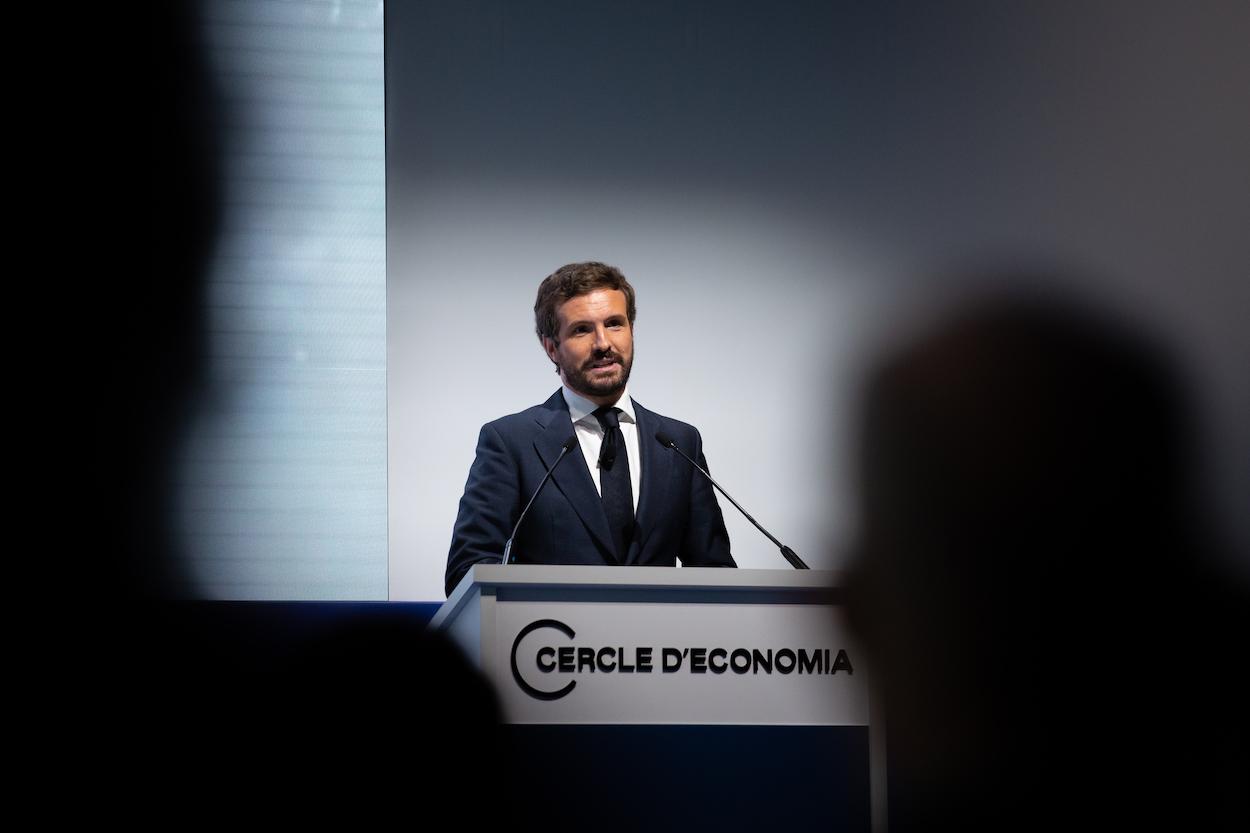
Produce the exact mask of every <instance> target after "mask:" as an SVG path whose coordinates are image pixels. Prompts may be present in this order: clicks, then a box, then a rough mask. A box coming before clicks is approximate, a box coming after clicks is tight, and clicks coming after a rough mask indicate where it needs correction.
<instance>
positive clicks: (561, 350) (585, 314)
mask: <svg viewBox="0 0 1250 833" xmlns="http://www.w3.org/2000/svg"><path fill="white" fill-rule="evenodd" d="M556 322H557V324H558V327H557V330H556V332H557V334H558V336H559V338H558V340H552V339H550V338H546V337H544V338H543V347H544V348H545V349H546V350H547V355H548V356H549V357H550V358H551V360H552V361H553V362H555V363H556V366H557V367H558V368H560V379H561V380H562V381H563V382H564V384H566V385H568V386H569V387H570V388H571V389H573V390H574V391H576V392H577V393H580V394H581V395H582V396H584V397H586V398H587V399H589V400H590V401H592V402H594V403H595V404H596V405H611V404H613V403H615V402H616V400H617V399H619V398H620V395H621V391H623V390H625V383H626V382H627V381H629V371H630V368H632V367H633V365H634V330H633V327H631V326H630V325H629V315H628V313H627V312H626V305H625V293H624V292H621V291H620V290H619V289H596V290H593V291H591V292H588V293H587V294H585V295H578V296H577V297H576V298H571V299H569V300H568V301H565V302H564V303H563V304H561V305H560V306H559V307H557V308H556Z"/></svg>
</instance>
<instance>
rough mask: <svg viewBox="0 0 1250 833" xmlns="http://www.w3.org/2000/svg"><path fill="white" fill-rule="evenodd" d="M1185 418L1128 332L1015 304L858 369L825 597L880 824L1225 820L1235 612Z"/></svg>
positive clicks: (1232, 767)
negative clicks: (866, 658) (845, 508)
mask: <svg viewBox="0 0 1250 833" xmlns="http://www.w3.org/2000/svg"><path fill="white" fill-rule="evenodd" d="M993 277H995V278H1000V277H1007V278H1009V280H1007V281H1006V283H1005V285H1008V286H1023V285H1029V284H1031V283H1033V282H1032V281H1030V280H1027V279H1024V278H1021V277H1020V276H1014V275H1009V276H1002V275H995V276H993ZM995 283H996V284H997V285H1004V282H1003V281H995ZM1188 408H1189V405H1188V403H1187V399H1186V395H1185V392H1184V390H1183V387H1182V385H1181V380H1180V379H1179V378H1178V376H1177V375H1176V374H1175V372H1174V371H1173V368H1172V367H1171V365H1170V363H1169V361H1168V359H1167V357H1166V356H1164V355H1162V354H1161V353H1160V352H1159V351H1158V350H1157V349H1155V348H1154V347H1153V346H1152V344H1151V343H1150V342H1149V341H1148V339H1147V338H1146V337H1145V336H1144V335H1143V334H1142V333H1140V332H1138V331H1136V330H1134V329H1133V328H1131V327H1129V326H1127V325H1124V324H1122V323H1120V322H1118V321H1117V320H1115V319H1113V318H1112V317H1110V316H1108V315H1105V314H1103V313H1101V312H1098V311H1095V310H1093V309H1091V308H1087V307H1084V306H1081V305H1079V304H1075V303H1071V302H1067V301H1062V300H1057V299H1055V298H1054V297H1043V296H1042V295H1040V294H1038V295H1028V294H1026V293H1017V294H1011V295H1005V294H999V295H997V296H982V297H981V298H980V300H976V301H974V302H971V303H967V304H965V305H963V306H962V307H961V308H959V309H957V311H955V312H954V313H953V314H951V315H948V316H946V317H944V318H943V319H941V321H940V323H939V324H938V325H937V326H935V327H933V328H932V329H931V330H930V331H929V332H927V333H925V334H923V335H921V336H920V337H917V338H916V339H914V340H913V341H912V342H911V343H910V344H908V345H907V346H905V347H904V348H902V349H901V350H898V351H896V352H895V354H894V355H891V356H889V357H887V358H886V359H885V360H884V361H882V362H880V363H879V365H877V367H876V369H875V371H874V372H873V374H872V376H871V377H870V382H869V384H868V386H867V389H866V392H865V404H864V406H863V410H862V428H861V437H860V455H861V456H860V467H859V471H858V487H859V489H858V491H859V500H860V508H859V528H858V538H857V552H856V561H855V563H856V566H855V568H854V570H853V571H852V573H851V578H850V583H849V591H850V592H849V604H850V611H851V618H852V623H853V625H854V626H855V628H856V629H857V631H858V632H859V634H860V635H861V638H862V639H863V641H864V643H865V646H866V649H867V650H868V653H869V654H870V656H871V659H872V662H873V666H874V669H875V674H874V680H875V682H876V684H877V686H878V688H879V694H880V697H881V700H882V702H883V705H884V711H885V717H886V727H887V728H886V731H887V734H888V738H887V749H888V752H887V760H888V768H889V793H888V795H889V815H890V818H889V823H890V829H891V830H892V831H898V830H903V831H907V830H918V829H936V826H937V825H942V824H951V825H956V826H957V827H958V828H959V829H977V828H980V829H991V828H992V829H1003V828H1007V829H1021V828H1037V829H1057V828H1058V827H1059V826H1061V825H1064V824H1065V823H1070V822H1071V821H1072V820H1074V819H1077V818H1080V819H1082V820H1083V822H1092V823H1093V824H1094V825H1095V826H1101V827H1112V826H1114V827H1116V828H1122V827H1124V826H1125V825H1132V824H1135V823H1144V822H1146V821H1152V822H1156V823H1162V824H1163V825H1164V826H1165V827H1167V828H1170V829H1203V830H1215V829H1234V828H1235V829H1244V825H1245V823H1246V815H1245V809H1244V781H1243V780H1242V776H1244V771H1245V770H1244V766H1245V763H1246V759H1245V746H1244V745H1242V742H1243V741H1244V738H1245V734H1244V730H1245V724H1244V712H1245V709H1244V705H1245V703H1246V702H1247V700H1246V690H1245V688H1244V684H1242V683H1241V682H1240V681H1239V680H1238V679H1237V675H1235V674H1234V673H1233V672H1234V668H1233V666H1234V665H1235V664H1236V662H1235V660H1234V657H1236V656H1238V655H1239V654H1240V653H1241V652H1242V651H1241V650H1239V649H1238V645H1239V644H1240V642H1241V640H1242V637H1241V636H1240V635H1243V634H1245V633H1246V632H1247V628H1246V610H1247V605H1246V599H1245V597H1244V593H1243V592H1241V591H1240V590H1238V589H1237V588H1236V585H1235V584H1233V583H1232V582H1230V581H1228V580H1226V579H1224V578H1222V577H1221V576H1220V574H1219V572H1218V571H1217V569H1216V568H1215V567H1214V566H1213V565H1215V564H1218V563H1220V562H1219V559H1217V558H1215V555H1216V554H1217V547H1218V544H1217V542H1216V541H1214V540H1212V536H1211V534H1210V533H1209V530H1211V529H1214V528H1215V527H1214V526H1213V525H1212V524H1211V523H1210V522H1209V519H1208V518H1207V517H1206V516H1205V513H1206V511H1207V506H1208V503H1207V501H1206V498H1205V496H1204V495H1203V493H1202V490H1201V487H1200V486H1199V483H1198V476H1199V473H1200V466H1199V465H1198V462H1197V453H1198V452H1197V450H1196V446H1197V443H1196V440H1197V437H1196V436H1195V434H1194V431H1195V427H1194V423H1193V422H1192V421H1191V420H1192V416H1191V414H1190V413H1189V410H1188ZM1224 563H1227V562H1224ZM1238 738H1240V739H1241V740H1239V739H1238ZM1238 772H1240V773H1241V774H1242V775H1241V776H1238V774H1237V773H1238ZM1239 805H1240V806H1239Z"/></svg>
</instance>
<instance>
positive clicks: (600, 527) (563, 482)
mask: <svg viewBox="0 0 1250 833" xmlns="http://www.w3.org/2000/svg"><path fill="white" fill-rule="evenodd" d="M545 406H546V411H545V413H544V417H543V419H545V420H546V422H545V424H544V423H543V420H539V424H540V425H543V430H542V431H541V432H539V434H538V436H537V437H535V438H534V450H535V451H537V452H538V456H539V459H541V460H542V461H543V465H544V467H545V468H550V467H551V466H552V464H554V463H555V461H556V459H557V458H558V457H559V456H560V447H561V446H563V445H564V443H565V441H566V440H568V439H569V437H573V436H575V433H576V432H575V431H574V430H573V423H572V422H571V421H570V419H569V410H568V404H567V403H566V402H565V401H564V395H563V394H562V393H561V392H560V391H556V393H555V396H553V397H551V398H550V399H548V400H547V402H546V403H545ZM568 456H569V457H573V458H575V459H572V460H565V461H564V462H562V463H560V465H559V466H557V467H556V470H555V471H554V472H552V474H551V480H552V482H553V483H554V484H555V486H556V487H557V488H558V489H559V490H560V491H561V492H562V493H563V494H564V497H565V498H566V499H567V500H568V502H569V505H570V506H572V507H573V511H574V512H576V513H577V516H578V517H579V518H581V521H582V523H583V524H585V525H586V528H587V529H588V530H590V534H591V535H592V536H593V537H594V539H595V543H596V544H598V545H599V549H600V551H601V552H602V553H603V554H604V555H605V556H606V557H607V558H608V560H609V561H611V563H613V564H616V563H618V562H617V560H616V556H615V554H614V552H613V551H614V549H615V547H616V545H615V544H614V543H613V542H612V532H611V530H610V529H609V527H608V516H607V514H606V513H605V512H604V511H603V501H602V500H601V499H600V498H599V492H598V491H597V490H596V489H595V482H594V480H592V479H591V477H590V470H589V469H588V468H586V457H585V456H584V455H583V454H582V449H581V446H580V445H575V446H573V449H572V450H571V451H570V452H569V453H568ZM644 482H645V480H644ZM556 543H557V545H558V542H556Z"/></svg>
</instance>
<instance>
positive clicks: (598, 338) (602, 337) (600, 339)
mask: <svg viewBox="0 0 1250 833" xmlns="http://www.w3.org/2000/svg"><path fill="white" fill-rule="evenodd" d="M611 346H612V343H611V342H610V341H608V330H607V328H606V327H595V349H596V350H599V351H606V350H607V349H608V348H610V347H611Z"/></svg>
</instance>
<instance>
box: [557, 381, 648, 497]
mask: <svg viewBox="0 0 1250 833" xmlns="http://www.w3.org/2000/svg"><path fill="white" fill-rule="evenodd" d="M563 390H564V401H565V402H567V403H568V406H569V417H570V418H572V420H573V430H574V432H575V433H576V434H577V441H578V443H580V444H581V446H582V456H584V457H585V458H586V468H588V469H590V479H591V480H593V481H595V491H597V492H598V493H599V495H600V497H602V496H603V488H602V487H601V486H600V485H599V447H600V446H601V445H603V429H602V428H601V427H599V420H598V419H596V418H595V409H596V408H598V407H599V406H598V405H596V404H595V403H593V402H591V401H590V400H589V399H586V398H585V397H584V396H582V395H580V394H578V393H575V392H573V391H571V390H569V389H568V388H567V387H565V388H563ZM613 407H615V408H620V409H621V413H620V415H619V416H620V421H621V433H622V434H623V435H624V436H625V452H626V454H628V455H629V485H630V487H631V490H632V491H633V493H634V494H633V498H634V512H635V514H636V513H637V512H638V494H639V490H640V489H641V488H642V455H641V454H640V453H639V451H638V420H637V418H636V417H635V416H634V400H632V399H630V398H629V388H626V389H625V391H624V392H623V393H622V394H621V398H620V399H619V400H617V402H616V404H615V405H614V406H613Z"/></svg>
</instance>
